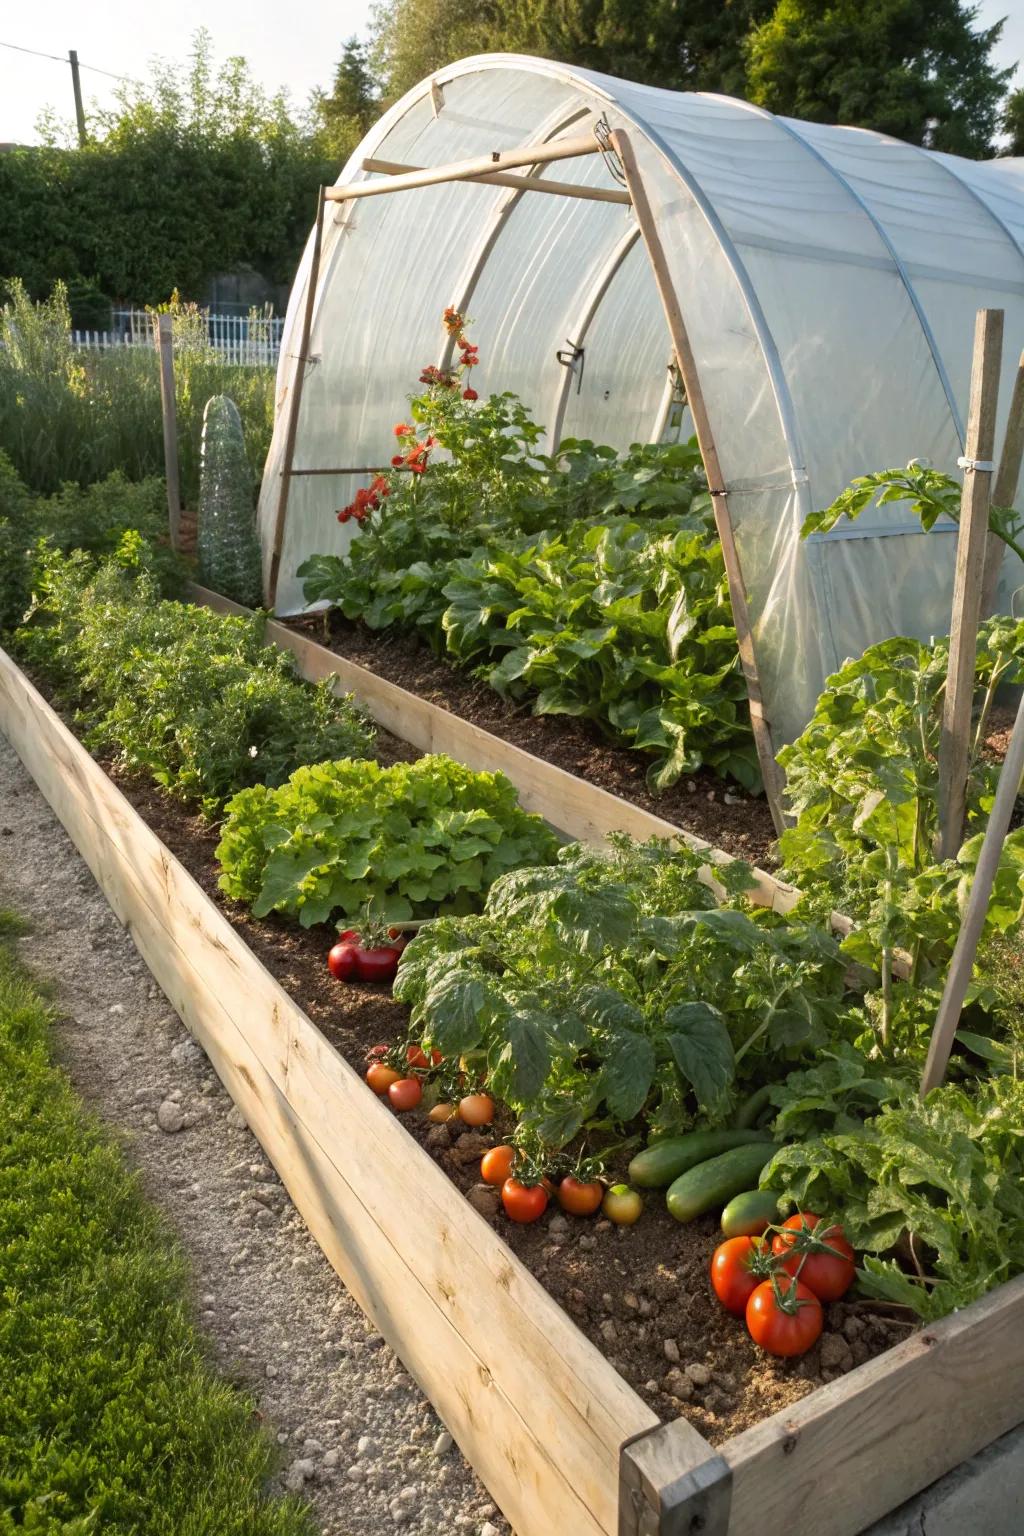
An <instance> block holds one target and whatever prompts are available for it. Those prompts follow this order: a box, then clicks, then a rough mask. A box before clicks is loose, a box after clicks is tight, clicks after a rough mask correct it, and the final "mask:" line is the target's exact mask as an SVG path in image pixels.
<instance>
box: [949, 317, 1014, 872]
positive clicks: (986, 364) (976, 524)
mask: <svg viewBox="0 0 1024 1536" xmlns="http://www.w3.org/2000/svg"><path fill="white" fill-rule="evenodd" d="M1002 350H1003V311H1002V310H1001V309H979V311H978V315H977V320H976V322H975V327H974V363H973V366H972V369H971V403H970V411H969V414H968V418H967V443H966V447H965V450H964V457H963V458H962V459H961V461H960V463H961V465H962V466H963V471H964V490H963V499H962V501H961V503H960V529H959V533H958V535H957V545H956V575H955V579H954V585H953V618H952V623H951V626H950V632H949V671H948V674H947V677H946V695H945V700H944V705H943V712H942V733H941V736H940V738H939V835H938V841H937V847H936V853H937V855H938V857H939V858H940V859H951V858H953V856H954V855H955V853H956V851H957V849H958V848H959V847H960V843H961V840H962V838H963V831H964V815H965V810H966V804H967V766H968V760H969V754H970V733H971V709H972V705H973V702H974V667H975V662H976V660H977V652H978V619H979V617H980V613H981V583H982V577H983V573H984V569H985V547H986V544H987V541H988V509H989V499H990V493H991V488H992V472H993V468H994V466H993V463H992V455H993V453H994V452H995V436H996V406H997V403H998V399H999V367H1000V361H1001V358H1002Z"/></svg>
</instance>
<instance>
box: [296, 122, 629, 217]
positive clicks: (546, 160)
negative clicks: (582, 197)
mask: <svg viewBox="0 0 1024 1536" xmlns="http://www.w3.org/2000/svg"><path fill="white" fill-rule="evenodd" d="M599 148H600V146H599V145H598V142H597V140H596V139H595V137H594V135H593V134H592V133H587V134H580V135H579V136H578V137H576V138H572V139H569V138H565V139H553V140H552V141H551V143H550V144H526V145H524V146H523V148H522V149H496V150H494V151H492V153H491V154H489V155H477V156H476V157H475V158H474V159H472V160H454V161H451V162H450V163H449V164H448V165H432V166H427V167H426V169H424V170H422V171H407V172H405V174H404V175H401V176H392V177H391V178H390V179H389V180H388V181H351V182H349V183H348V184H347V185H346V186H342V187H328V188H327V190H326V192H325V194H324V195H325V197H326V198H327V201H328V202H329V203H345V202H348V201H349V199H350V198H354V197H380V196H381V195H382V194H383V193H386V192H407V191H410V190H412V189H413V188H414V187H436V186H437V185H438V184H439V183H440V182H443V181H472V180H473V178H474V176H489V175H493V174H494V173H495V172H496V171H506V170H510V169H511V170H514V169H515V168H516V166H520V165H550V164H551V162H552V161H553V160H575V159H578V158H579V156H580V155H596V154H597V153H598V152H599Z"/></svg>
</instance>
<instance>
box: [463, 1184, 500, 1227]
mask: <svg viewBox="0 0 1024 1536" xmlns="http://www.w3.org/2000/svg"><path fill="white" fill-rule="evenodd" d="M466 1199H467V1200H468V1201H469V1203H470V1205H471V1206H472V1207H473V1209H474V1211H479V1212H480V1215H481V1216H485V1217H486V1218H487V1220H488V1221H490V1220H491V1218H492V1217H493V1216H497V1214H498V1207H499V1205H500V1204H501V1193H500V1191H499V1190H497V1189H495V1187H494V1185H493V1184H474V1185H473V1188H472V1189H471V1190H470V1191H469V1193H468V1194H467V1196H466Z"/></svg>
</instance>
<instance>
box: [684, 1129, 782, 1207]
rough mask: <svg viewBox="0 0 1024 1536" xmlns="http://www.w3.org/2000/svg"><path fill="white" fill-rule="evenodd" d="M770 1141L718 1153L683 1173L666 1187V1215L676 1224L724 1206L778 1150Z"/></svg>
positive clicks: (751, 1180) (747, 1186)
mask: <svg viewBox="0 0 1024 1536" xmlns="http://www.w3.org/2000/svg"><path fill="white" fill-rule="evenodd" d="M778 1150H779V1149H778V1147H777V1146H776V1145H775V1144H774V1142H770V1141H759V1142H756V1143H750V1144H748V1145H746V1146H740V1147H733V1148H732V1150H731V1151H730V1152H720V1153H719V1155H718V1156H717V1157H712V1158H709V1159H708V1160H707V1162H704V1163H698V1164H697V1165H696V1167H694V1168H688V1169H687V1170H686V1172H685V1173H683V1174H680V1176H679V1178H678V1179H676V1180H675V1182H674V1183H673V1184H672V1185H671V1187H670V1188H669V1192H668V1195H667V1196H666V1203H667V1205H668V1209H669V1214H670V1215H672V1216H674V1217H675V1219H676V1221H692V1220H693V1219H694V1217H695V1216H703V1214H704V1212H705V1211H710V1210H712V1209H713V1208H714V1207H715V1206H722V1205H725V1204H726V1203H727V1202H728V1201H729V1200H731V1199H732V1198H733V1196H734V1195H741V1194H742V1193H743V1191H744V1190H746V1189H749V1188H750V1186H751V1184H753V1183H754V1181H755V1179H756V1178H757V1176H758V1174H759V1173H760V1172H761V1169H762V1168H763V1167H764V1166H765V1164H766V1163H769V1162H771V1160H772V1158H773V1157H774V1156H775V1154H776V1152H777V1151H778Z"/></svg>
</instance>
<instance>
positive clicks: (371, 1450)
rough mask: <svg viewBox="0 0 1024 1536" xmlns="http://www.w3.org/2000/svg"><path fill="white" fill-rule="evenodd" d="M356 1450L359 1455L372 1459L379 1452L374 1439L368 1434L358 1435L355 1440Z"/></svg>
mask: <svg viewBox="0 0 1024 1536" xmlns="http://www.w3.org/2000/svg"><path fill="white" fill-rule="evenodd" d="M356 1450H357V1451H358V1453H359V1455H360V1456H364V1457H366V1458H368V1459H369V1460H370V1461H372V1460H373V1458H374V1457H375V1456H377V1455H378V1454H379V1452H380V1447H379V1445H378V1444H377V1442H376V1440H371V1439H370V1437H369V1435H360V1436H359V1439H358V1440H357V1441H356Z"/></svg>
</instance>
